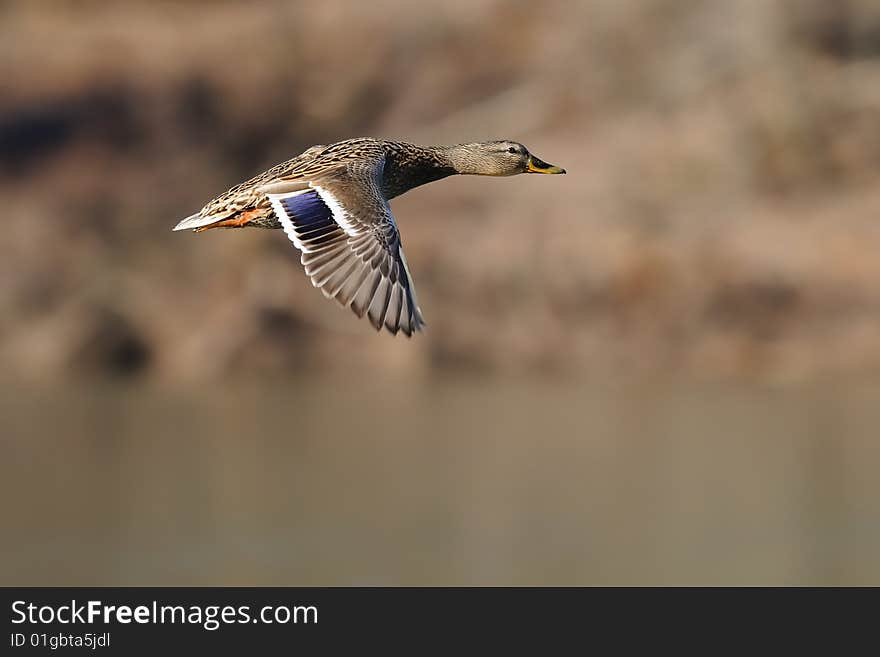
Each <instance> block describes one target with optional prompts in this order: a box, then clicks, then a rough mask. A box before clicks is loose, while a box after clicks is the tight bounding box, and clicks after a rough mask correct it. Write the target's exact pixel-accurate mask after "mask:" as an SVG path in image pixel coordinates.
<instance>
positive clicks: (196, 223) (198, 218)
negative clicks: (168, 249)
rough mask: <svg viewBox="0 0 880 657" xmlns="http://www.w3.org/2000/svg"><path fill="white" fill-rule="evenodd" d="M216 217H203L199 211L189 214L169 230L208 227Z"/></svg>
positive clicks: (214, 221)
mask: <svg viewBox="0 0 880 657" xmlns="http://www.w3.org/2000/svg"><path fill="white" fill-rule="evenodd" d="M217 221H218V219H217V217H203V216H202V215H200V214H199V213H196V214H191V215H190V216H188V217H187V218H186V219H183V220H181V221H180V223H178V224H177V225H176V226H175V227H174V228H172V229H171V230H193V229H196V230H197V229H199V228H201V229H202V230H204V229H206V228H208V227H209V226H210V225H211V224H215V223H217Z"/></svg>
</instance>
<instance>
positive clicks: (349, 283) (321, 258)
mask: <svg viewBox="0 0 880 657" xmlns="http://www.w3.org/2000/svg"><path fill="white" fill-rule="evenodd" d="M517 173H565V171H564V170H563V169H560V168H559V167H554V166H552V165H549V164H547V163H545V162H542V161H541V160H540V159H538V158H537V157H535V156H533V155H531V154H529V152H528V150H527V149H526V148H525V146H523V145H522V144H519V143H517V142H512V141H491V142H483V143H475V144H458V145H455V146H418V145H416V144H409V143H406V142H395V141H387V140H380V139H373V138H369V137H362V138H358V139H349V140H346V141H341V142H337V143H335V144H331V145H329V146H324V145H319V146H312V147H311V148H309V149H308V150H306V151H304V152H303V153H302V154H300V155H298V156H297V157H295V158H293V159H291V160H287V161H286V162H282V163H281V164H278V165H276V166H274V167H272V168H271V169H268V170H267V171H264V172H263V173H261V174H259V175H257V176H255V177H253V178H251V179H250V180H248V181H245V182H243V183H241V184H239V185H236V186H235V187H233V188H231V189H230V190H229V191H227V192H226V193H224V194H222V195H220V196H218V197H217V198H215V199H213V200H211V201H210V202H208V203H207V204H206V205H205V206H204V207H203V208H202V210H201V211H200V212H199V213H198V214H195V215H192V216H190V217H187V218H186V219H184V220H183V221H181V222H180V223H179V224H178V225H177V226H176V227H175V230H184V229H194V230H196V231H202V230H207V229H209V228H240V227H244V226H249V227H250V226H253V227H259V228H283V229H284V231H285V233H287V235H288V237H289V238H290V239H291V241H293V243H294V244H295V245H296V247H297V248H299V249H300V251H302V257H301V261H302V264H303V266H304V267H305V270H306V274H307V275H308V276H309V277H310V278H311V279H312V283H313V284H314V285H315V286H316V287H318V288H320V289H321V290H322V292H324V294H325V295H326V296H328V297H332V298H335V299H336V300H337V301H339V303H341V304H342V305H343V306H348V307H351V308H352V310H353V311H354V312H355V313H356V314H357V315H358V316H363V315H365V314H366V315H367V316H368V317H369V319H370V322H371V323H372V324H373V326H374V327H375V328H376V329H377V330H378V329H381V328H382V326H385V327H386V328H387V329H388V330H389V331H390V332H391V333H397V332H398V331H402V332H403V333H405V334H406V335H411V334H412V333H413V332H415V331H417V330H419V329H421V328H422V326H424V320H423V318H422V315H421V310H420V309H419V307H418V303H417V301H416V297H415V289H414V288H413V286H412V281H411V279H410V275H409V271H408V269H407V266H406V259H405V258H404V256H403V250H402V248H401V245H400V234H399V232H398V229H397V224H396V222H395V221H394V217H393V216H392V214H391V208H390V207H389V205H388V201H389V200H390V199H392V198H394V197H396V196H400V195H401V194H403V193H405V192H407V191H409V190H410V189H413V188H414V187H418V186H420V185H424V184H426V183H429V182H433V181H435V180H440V179H441V178H445V177H447V176H451V175H454V174H473V175H490V176H508V175H514V174H517Z"/></svg>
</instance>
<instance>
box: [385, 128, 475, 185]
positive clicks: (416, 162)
mask: <svg viewBox="0 0 880 657" xmlns="http://www.w3.org/2000/svg"><path fill="white" fill-rule="evenodd" d="M456 173H463V172H462V171H460V170H459V169H458V167H457V166H456V160H455V156H454V153H453V149H452V147H450V146H417V145H415V144H402V143H396V142H388V143H387V144H386V152H385V172H384V175H383V180H382V192H383V193H384V194H385V198H387V199H392V198H394V197H395V196H400V195H401V194H403V193H404V192H408V191H409V190H411V189H413V188H415V187H419V186H420V185H426V184H427V183H430V182H434V181H435V180H441V179H443V178H446V177H448V176H452V175H454V174H456Z"/></svg>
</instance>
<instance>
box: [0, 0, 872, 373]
mask: <svg viewBox="0 0 880 657" xmlns="http://www.w3.org/2000/svg"><path fill="white" fill-rule="evenodd" d="M878 125H880V5H878V4H877V3H875V2H870V1H869V0H864V1H859V0H852V1H850V2H843V1H841V2H836V3H829V2H822V1H821V0H815V1H811V0H802V1H797V0H790V1H788V2H775V3H770V2H764V1H763V0H739V1H738V2H726V1H724V0H716V1H711V0H705V1H696V0H695V1H672V0H592V1H589V2H582V3H573V2H563V1H556V2H552V1H551V2H541V3H535V2H499V1H492V0H486V1H474V0H448V1H447V2H444V3H433V4H432V5H431V8H430V9H426V5H423V4H422V3H402V2H401V3H398V2H392V1H391V0H374V1H373V2H368V3H366V2H365V3H359V2H358V3H355V2H351V3H335V2H320V3H319V2H314V3H306V2H302V3H300V2H262V3H233V2H229V3H217V2H211V3H207V2H191V3H172V2H154V1H151V2H146V1H144V2H126V3H106V2H86V1H79V2H74V1H69V2H31V1H22V2H9V1H7V2H2V3H0V197H2V199H3V210H4V216H3V227H4V231H3V234H2V238H0V372H2V376H3V377H5V378H10V379H13V380H38V381H57V380H64V379H67V378H71V377H75V376H79V375H81V374H84V373H105V372H113V373H121V374H132V375H134V374H136V375H140V376H142V377H154V378H156V379H157V380H162V381H169V380H210V379H214V378H217V377H221V376H223V375H227V374H236V375H241V376H245V377H266V376H285V375H288V374H291V373H297V374H302V373H303V372H305V371H310V370H312V369H316V368H320V369H324V370H327V369H329V370H331V371H348V370H352V369H354V370H365V369H367V368H368V367H372V368H380V369H387V370H391V371H395V372H408V373H413V374H415V373H420V372H430V371H431V370H433V369H461V368H464V369H466V370H468V371H472V370H484V371H497V372H505V373H535V372H540V373H564V374H576V375H584V374H586V375H588V376H595V377H603V376H605V375H607V374H609V373H612V372H614V373H623V374H624V375H634V376H644V375H651V374H664V375H666V374H675V375H680V376H688V377H690V376H693V377H698V378H703V377H708V378H719V377H720V378H727V377H734V378H738V377H746V378H748V379H754V378H761V379H770V380H779V379H783V380H803V379H810V378H814V377H817V376H826V375H828V376H831V375H835V376H837V375H846V376H851V375H852V376H861V375H866V374H867V375H869V374H876V373H878V372H880V292H878V282H880V185H878V182H880V129H878ZM362 134H365V135H375V136H386V137H390V138H400V139H409V140H412V141H417V142H423V143H449V142H457V141H467V140H477V139H484V138H493V137H508V138H513V139H517V140H520V141H523V142H524V143H526V144H527V145H528V146H529V147H530V148H531V149H532V150H534V152H535V153H537V154H538V155H539V156H541V157H543V158H545V159H547V160H548V161H550V162H553V163H555V164H559V165H562V166H564V167H566V168H567V169H568V171H569V175H568V176H566V177H564V178H563V177H556V178H543V177H537V176H534V177H520V178H513V179H506V180H495V179H471V178H467V179H466V178H461V179H453V180H448V181H444V182H441V183H437V184H435V185H431V186H429V187H426V188H424V189H421V190H417V191H415V192H413V193H411V194H410V195H407V196H405V197H403V198H401V199H400V200H398V201H396V202H395V204H394V210H395V214H396V216H397V218H398V221H399V223H400V225H401V227H402V230H403V238H404V242H405V244H406V248H407V253H408V259H409V261H410V265H411V269H412V271H413V275H414V276H415V279H416V283H417V285H418V288H419V292H420V296H421V302H422V306H423V309H424V311H425V314H426V318H427V320H428V324H429V326H428V331H427V333H426V334H425V335H423V336H419V337H418V338H416V339H415V340H412V341H407V340H405V339H402V338H397V339H393V338H391V337H390V336H386V335H375V334H374V333H373V332H372V330H371V329H370V328H369V327H368V325H367V324H366V323H365V322H358V321H357V320H356V319H354V318H353V317H352V316H350V313H347V312H343V311H340V310H339V309H338V308H336V307H334V305H333V304H331V303H328V302H327V301H326V300H324V298H323V297H322V296H321V294H320V293H318V292H317V291H315V290H314V289H312V288H311V286H310V284H309V283H308V282H307V281H306V279H305V277H304V276H303V275H302V272H301V269H300V266H299V264H298V257H297V254H296V252H295V251H294V250H293V249H292V247H291V246H290V244H289V243H288V242H287V241H286V240H285V239H284V238H283V235H281V234H280V233H274V232H268V231H255V230H243V231H215V232H212V233H206V234H203V235H190V234H179V233H176V234H175V233H172V232H171V231H170V229H171V227H172V226H173V225H174V224H175V222H176V221H177V220H178V219H179V218H181V217H183V216H185V215H187V214H190V213H191V212H193V211H195V210H197V209H198V208H199V207H201V205H202V204H203V203H204V202H205V201H207V200H208V199H209V198H210V197H212V196H213V195H215V194H217V193H219V192H222V191H223V190H225V189H226V188H228V187H229V186H231V185H232V184H234V183H237V182H239V181H240V180H242V179H244V178H246V177H249V176H251V175H252V174H254V173H256V172H258V171H260V170H262V169H264V168H266V167H268V166H269V165H272V164H274V163H276V162H278V161H280V160H282V159H286V158H287V157H290V156H292V155H293V154H295V153H297V152H299V151H300V150H302V149H304V148H305V147H307V146H309V145H311V144H313V143H326V142H329V141H335V140H339V139H343V138H347V137H351V136H357V135H362Z"/></svg>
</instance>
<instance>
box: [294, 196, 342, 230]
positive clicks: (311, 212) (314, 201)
mask: <svg viewBox="0 0 880 657" xmlns="http://www.w3.org/2000/svg"><path fill="white" fill-rule="evenodd" d="M281 204H282V205H283V206H284V209H285V210H287V215H288V216H289V217H290V220H291V221H292V222H293V224H294V226H296V228H297V232H298V233H301V234H302V233H311V232H313V231H326V230H332V229H334V228H336V227H337V226H336V222H335V221H333V213H332V212H331V211H330V208H328V207H327V204H326V203H324V201H322V200H321V197H320V196H318V192H306V193H305V194H297V195H296V196H291V197H289V198H285V199H282V201H281Z"/></svg>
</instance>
